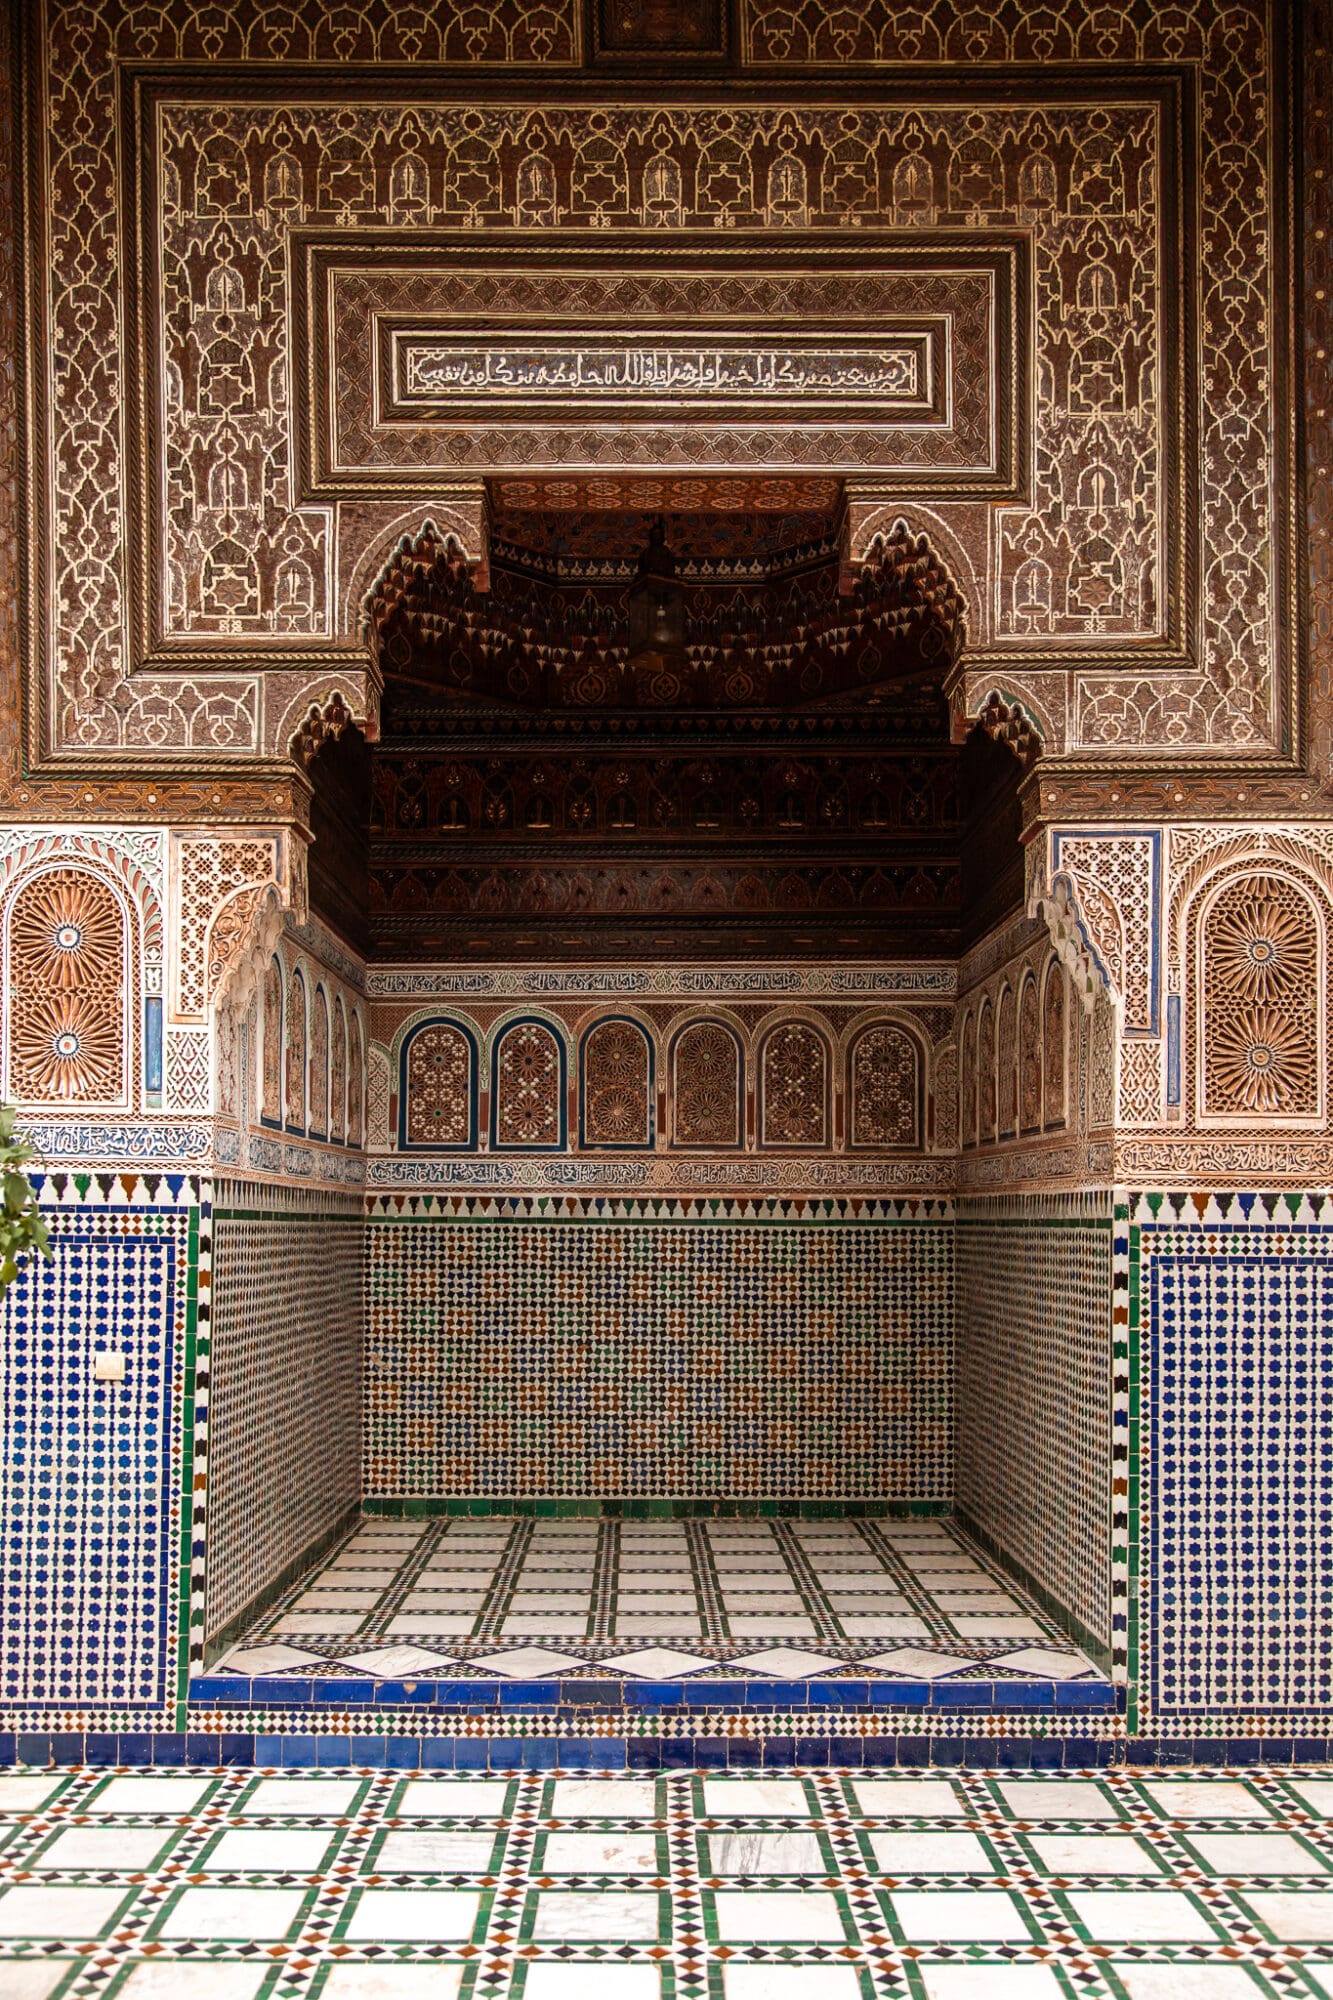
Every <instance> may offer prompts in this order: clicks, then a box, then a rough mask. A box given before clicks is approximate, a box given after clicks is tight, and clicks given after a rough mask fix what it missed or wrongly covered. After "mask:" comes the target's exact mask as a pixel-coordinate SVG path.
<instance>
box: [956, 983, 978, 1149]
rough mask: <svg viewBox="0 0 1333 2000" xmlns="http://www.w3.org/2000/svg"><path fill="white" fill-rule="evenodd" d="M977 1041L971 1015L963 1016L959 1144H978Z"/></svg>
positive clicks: (960, 1036) (960, 1043) (960, 1037)
mask: <svg viewBox="0 0 1333 2000" xmlns="http://www.w3.org/2000/svg"><path fill="white" fill-rule="evenodd" d="M978 1108H979V1107H978V1096H977V1039H976V1026H975V1023H974V1021H973V1018H972V1015H971V1013H970V1012H969V1013H966V1014H964V1016H963V1026H962V1030H961V1032H960V1035H959V1038H958V1143H959V1145H960V1146H975V1145H976V1143H977V1113H978Z"/></svg>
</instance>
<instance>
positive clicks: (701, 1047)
mask: <svg viewBox="0 0 1333 2000" xmlns="http://www.w3.org/2000/svg"><path fill="white" fill-rule="evenodd" d="M671 1083H672V1090H671V1143H672V1145H673V1146H716V1147H728V1148H731V1147H736V1146H739V1145H740V1143H741V1138H742V1125H741V1103H742V1099H741V1090H742V1068H741V1050H740V1043H739V1042H738V1040H737V1038H736V1036H735V1035H734V1034H733V1033H732V1031H731V1029H730V1028H727V1027H724V1026H723V1024H722V1023H721V1022H720V1021H696V1022H693V1023H692V1024H691V1025H690V1026H689V1027H687V1028H684V1029H682V1030H681V1032H680V1033H679V1034H678V1035H677V1036H676V1038H675V1040H674V1042H673V1043H672V1045H671Z"/></svg>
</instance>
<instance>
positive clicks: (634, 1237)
mask: <svg viewBox="0 0 1333 2000" xmlns="http://www.w3.org/2000/svg"><path fill="white" fill-rule="evenodd" d="M368 1236H369V1254H368V1267H367V1268H368V1279H367V1284H368V1298H367V1352H366V1405H365V1455H364V1466H365V1479H364V1483H365V1491H366V1494H367V1496H368V1497H374V1498H385V1497H396V1496H437V1495H441V1494H450V1493H454V1494H460V1493H461V1494H475V1495H491V1496H495V1497H508V1496H521V1495H534V1494H568V1495H571V1496H590V1495H609V1496H610V1495H616V1496H619V1495H626V1494H632V1495H636V1496H643V1495H671V1496H681V1497H686V1496H690V1495H708V1494H721V1495H726V1496H730V1497H733V1498H742V1497H746V1496H773V1497H780V1496H804V1495H819V1496H830V1497H832V1496H842V1497H854V1496H856V1497H872V1498H875V1499H886V1498H894V1499H914V1498H919V1499H928V1500H940V1501H943V1500H947V1499H948V1497H949V1493H950V1487H951V1467H952V1454H953V1439H952V1373H953V1245H952V1223H951V1220H950V1212H949V1209H948V1205H947V1204H946V1203H944V1202H940V1201H923V1202H919V1203H892V1202H888V1201H879V1202H876V1201H864V1202H859V1203H856V1204H855V1205H853V1204H851V1203H848V1202H842V1201H832V1200H830V1201H826V1202H822V1203H819V1204H813V1203H800V1204H797V1203H792V1204H790V1205H784V1204H778V1203H764V1204H757V1203H755V1204H749V1203H725V1202H713V1203H700V1204H693V1203H690V1202H684V1201H681V1202H665V1201H663V1202H656V1203H642V1204H640V1203H635V1202H630V1201H623V1202H617V1201H614V1200H611V1199H609V1198H608V1199H603V1200H596V1199H579V1200H574V1199H573V1198H570V1199H568V1200H566V1201H565V1202H563V1203H561V1204H559V1205H556V1204H555V1203H549V1202H543V1201H537V1200H531V1201H522V1200H507V1201H505V1202H495V1201H491V1200H486V1199H484V1198H477V1199H475V1200H465V1199H463V1198H461V1197H460V1198H457V1199H456V1200H454V1201H451V1202H441V1203H437V1202H435V1201H434V1200H433V1199H432V1198H431V1197H421V1198H417V1199H415V1200H412V1201H409V1202H407V1203H405V1204H404V1205H403V1206H402V1207H401V1208H400V1207H399V1206H398V1203H397V1202H396V1201H394V1200H393V1199H392V1198H389V1197H383V1198H381V1199H380V1200H378V1201H377V1202H376V1203H374V1204H373V1205H372V1215H371V1220H370V1222H369V1224H368Z"/></svg>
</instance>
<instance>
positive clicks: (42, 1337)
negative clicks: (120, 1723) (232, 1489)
mask: <svg viewBox="0 0 1333 2000" xmlns="http://www.w3.org/2000/svg"><path fill="white" fill-rule="evenodd" d="M34 1180H35V1184H36V1185H37V1187H38V1190H39V1195H40V1199H41V1203H42V1209H43V1212H44V1214H45V1217H46V1221H47V1224H48V1227H49V1229H50V1231H51V1246H52V1252H53V1255H52V1258H51V1261H50V1262H49V1263H47V1262H44V1261H42V1260H41V1259H38V1258H30V1259H28V1260H27V1261H26V1262H25V1264H24V1265H23V1267H22V1269H21V1271H20V1274H19V1276H18V1278H17V1280H16V1281H15V1283H14V1284H13V1286H12V1287H11V1288H10V1290H9V1292H8V1294H7V1295H6V1297H5V1300H4V1303H3V1305H0V1522H2V1523H3V1537H4V1539H3V1561H2V1564H0V1567H2V1570H3V1604H2V1606H0V1631H2V1632H3V1643H0V1662H2V1665H0V1709H3V1710H4V1711H6V1712H9V1713H12V1714H15V1715H16V1719H17V1722H18V1726H19V1727H22V1726H23V1722H22V1716H23V1711H24V1710H25V1709H28V1710H34V1709H45V1710H51V1709H55V1710H60V1709H65V1710H78V1711H79V1712H80V1713H82V1714H86V1713H87V1712H88V1711H89V1710H90V1709H91V1710H94V1711H97V1710H101V1711H102V1712H106V1711H108V1710H112V1711H115V1712H118V1713H120V1714H125V1713H127V1712H129V1713H134V1712H136V1711H138V1712H139V1713H142V1712H143V1711H145V1710H148V1709H158V1710H160V1709H161V1706H162V1704H163V1703H164V1702H167V1701H170V1700H172V1699H173V1698H174V1696H175V1693H176V1689H175V1675H174V1667H175V1662H176V1659H177V1645H178V1639H179V1632H178V1623H179V1604H180V1597H179V1589H178V1576H179V1563H180V1560H181V1554H182V1551H181V1549H180V1547H179V1538H180V1536H181V1532H182V1527H183V1526H184V1527H188V1521H187V1522H184V1523H183V1522H182V1518H181V1508H182V1499H183V1484H184V1480H185V1476H186V1470H187V1469H186V1467H185V1465H184V1462H183V1459H182V1446H183V1441H182V1434H181V1408H182V1404H183V1400H184V1395H185V1392H186V1387H187V1372H188V1371H189V1370H190V1369H191V1368H192V1366H193V1340H194V1333H195V1315H196V1272H197V1263H198V1248H199V1232H200V1218H201V1206H200V1184H199V1182H198V1181H197V1180H195V1179H194V1178H193V1177H188V1176H185V1175H180V1174H172V1175H162V1174H153V1175H147V1176H138V1175H135V1174H133V1173H126V1174H120V1175H114V1174H96V1175H93V1174H81V1175H78V1176H75V1175H65V1174H56V1175H36V1176H34ZM99 1355H102V1356H107V1357H110V1356H115V1355H119V1356H120V1357H122V1359H123V1367H124V1376H123V1380H121V1381H98V1380H97V1379H96V1357H97V1356H99ZM106 1365H107V1364H106V1363H105V1362H104V1363H103V1366H104V1367H105V1366H106Z"/></svg>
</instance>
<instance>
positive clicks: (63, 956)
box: [5, 868, 138, 1106]
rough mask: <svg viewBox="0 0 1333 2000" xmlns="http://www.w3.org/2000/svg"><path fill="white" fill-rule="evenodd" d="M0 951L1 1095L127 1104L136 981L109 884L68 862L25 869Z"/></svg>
mask: <svg viewBox="0 0 1333 2000" xmlns="http://www.w3.org/2000/svg"><path fill="white" fill-rule="evenodd" d="M5 952H6V959H7V973H8V977H7V989H8V990H7V994H6V1009H5V1011H6V1014H7V1017H8V1029H9V1033H8V1086H7V1088H8V1092H9V1095H10V1096H12V1097H14V1098H16V1099H17V1100H18V1101H20V1102H21V1103H54V1104H89V1105H98V1104H100V1105H114V1106H126V1105H128V1103H129V1099H130V1093H131V1089H132V1078H133V1072H132V1067H131V1049H132V1039H133V1038H132V1026H131V1023H132V1018H133V1015H132V1010H133V1009H134V1007H135V996H136V994H137V990H138V982H137V978H136V976H135V970H134V967H133V963H132V933H131V929H130V921H129V913H128V910H127V908H126V906H125V904H124V903H123V902H122V900H121V898H120V897H119V896H118V895H117V893H116V891H115V890H114V889H113V888H112V887H111V885H110V884H109V883H108V882H105V881H103V880H102V879H101V878H100V877H98V876H96V875H93V874H90V873H88V872H86V871H84V870H81V869H76V868H51V869H47V870H45V871H43V872H41V873H38V874H36V875H33V876H31V877H29V879H28V880H27V881H25V882H23V883H22V884H21V885H20V887H19V888H18V889H17V890H16V892H15V893H14V895H13V897H12V900H11V902H10V907H9V912H8V920H7V923H6V925H5Z"/></svg>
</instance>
